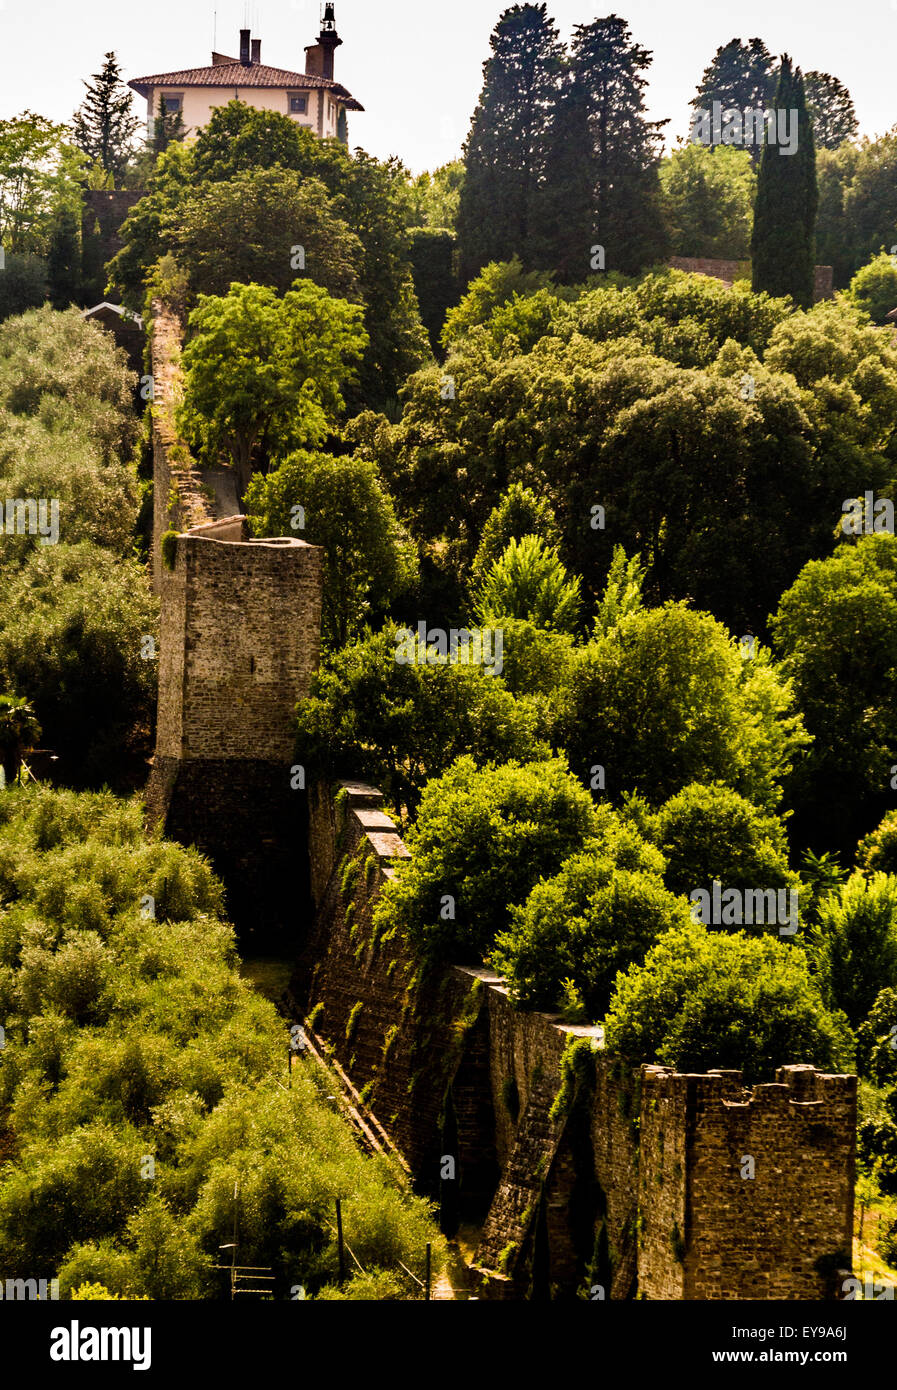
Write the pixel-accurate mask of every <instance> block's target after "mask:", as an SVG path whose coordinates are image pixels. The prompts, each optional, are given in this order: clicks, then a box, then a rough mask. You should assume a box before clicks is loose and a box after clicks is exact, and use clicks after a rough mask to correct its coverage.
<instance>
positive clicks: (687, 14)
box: [0, 0, 897, 173]
mask: <svg viewBox="0 0 897 1390" xmlns="http://www.w3.org/2000/svg"><path fill="white" fill-rule="evenodd" d="M592 5H594V0H592ZM592 5H589V4H587V3H586V0H554V3H549V6H548V12H549V14H550V15H552V16H553V18H554V19H555V21H556V24H557V26H558V28H559V29H560V31H561V35H562V37H563V38H565V39H566V38H569V36H570V34H571V32H572V29H573V26H574V25H575V24H578V23H589V22H590V21H591V20H593V19H594V18H596V17H598V16H603V15H605V14H606V13H618V14H620V15H621V16H623V17H624V18H625V19H626V21H627V22H628V24H629V27H630V29H631V31H632V34H633V37H634V39H635V40H636V41H637V42H638V43H640V44H642V45H643V46H644V47H646V48H648V49H650V50H651V51H652V52H653V54H654V61H653V64H652V66H651V68H650V69H649V74H648V76H649V87H648V92H647V103H648V113H649V115H650V117H651V118H652V119H653V120H663V119H665V118H667V117H669V118H670V122H671V123H670V125H669V126H668V127H667V130H668V144H673V143H675V139H676V137H677V136H680V135H681V136H684V135H685V134H686V130H687V125H688V103H689V101H690V100H691V98H692V96H693V95H694V90H695V87H696V86H697V84H698V82H699V80H700V77H701V73H702V72H703V70H704V68H705V67H706V66H707V65H708V63H709V62H710V60H711V58H712V57H713V54H714V52H715V51H716V49H717V48H718V47H719V46H720V45H721V44H724V43H728V42H729V40H730V39H732V38H736V37H737V38H741V39H748V38H753V37H755V36H758V37H760V38H762V39H763V41H764V42H765V43H766V45H767V47H768V48H769V49H770V51H771V52H772V53H774V54H781V53H789V54H790V55H791V56H792V58H793V59H794V61H795V62H796V63H799V64H800V66H801V67H802V68H803V69H804V70H805V71H809V70H811V69H813V68H816V69H820V70H821V71H823V72H829V73H832V74H833V75H834V76H836V77H838V78H840V80H841V81H842V82H843V83H844V84H845V85H846V86H847V87H848V89H849V90H850V92H851V94H852V96H853V99H854V103H855V105H856V109H857V115H858V117H859V121H860V132H861V134H866V135H876V134H882V133H883V132H884V131H885V130H887V129H889V128H890V127H891V126H892V125H894V124H895V123H897V83H895V81H894V55H895V53H897V0H853V3H852V4H851V5H849V6H847V5H844V4H842V3H840V2H839V3H835V0H822V3H820V2H819V0H753V3H751V4H749V5H743V4H738V5H736V4H725V3H724V4H720V2H719V0H709V3H706V4H690V5H677V4H674V3H673V2H672V0H612V3H610V4H609V5H608V6H607V7H606V9H605V8H602V7H600V6H599V7H597V8H593V7H592ZM505 8H506V0H336V19H337V28H338V30H339V33H340V35H341V37H342V39H343V47H342V48H340V49H338V50H337V54H336V78H337V81H339V82H342V83H343V84H344V85H345V86H346V87H348V88H349V90H350V91H351V92H352V94H353V96H355V97H356V98H357V99H358V100H359V101H360V102H361V103H362V105H363V106H364V107H365V114H363V115H361V114H354V115H352V117H351V119H350V127H349V136H350V143H351V144H352V145H353V146H355V145H362V146H363V147H364V148H365V149H366V150H368V151H369V152H370V153H371V154H373V155H375V156H377V157H379V158H387V157H388V156H389V155H393V154H395V155H398V156H399V157H400V158H401V159H402V160H403V161H404V163H405V164H406V165H407V166H408V167H409V168H410V169H411V170H413V172H415V173H419V172H420V171H421V170H423V169H433V168H436V167H438V166H439V165H440V164H444V163H446V162H447V161H448V160H450V159H453V158H456V157H457V156H458V155H459V154H460V152H461V145H462V143H463V141H464V139H465V136H466V134H467V130H468V126H469V122H470V115H471V112H472V111H473V109H474V107H475V105H476V102H477V98H478V96H479V92H480V88H481V86H482V65H483V62H484V61H485V60H486V58H488V56H489V35H490V33H491V31H492V29H493V27H494V25H495V22H496V20H497V19H498V16H499V15H500V13H501V12H502V10H503V9H505ZM216 10H217V48H218V50H219V51H220V52H223V53H228V54H235V55H236V54H238V53H239V38H238V34H239V30H240V28H241V27H244V26H246V27H251V29H252V32H253V36H254V37H259V38H261V40H262V61H263V62H268V63H271V64H272V65H273V66H276V67H283V68H287V69H290V70H293V71H298V72H301V71H303V69H304V66H305V53H304V49H305V46H306V45H307V44H311V43H313V42H314V41H315V38H316V36H317V33H318V29H319V27H320V26H319V17H320V13H321V7H320V5H319V2H318V0H249V3H248V4H247V3H245V0H208V3H205V2H203V3H198V0H153V3H152V5H141V4H132V3H127V0H27V3H26V0H0V52H2V53H3V55H4V58H5V60H6V61H5V62H4V76H3V84H2V86H0V117H2V118H6V117H10V116H14V115H17V114H18V113H19V112H21V111H22V110H24V109H26V108H28V109H30V110H32V111H36V112H39V113H40V114H41V115H44V116H47V117H49V118H50V119H52V120H57V121H68V120H70V119H71V115H72V112H73V111H74V110H75V108H76V107H77V106H78V105H79V104H80V102H81V100H82V97H83V91H84V89H83V86H82V85H81V79H82V78H86V77H89V76H90V74H92V73H95V72H96V71H98V69H99V67H100V65H101V62H102V56H103V54H104V53H105V52H107V51H108V50H109V49H113V50H114V51H115V52H116V53H117V55H118V57H119V61H120V62H121V65H122V68H123V70H124V73H125V77H126V78H131V77H140V76H144V75H149V74H151V73H156V72H166V71H174V70H177V69H179V68H187V67H202V66H205V65H206V64H208V63H209V62H210V61H211V51H212V38H213V31H214V25H215V12H216ZM137 110H138V111H139V114H140V115H141V117H143V116H145V113H146V107H145V104H144V103H143V102H142V101H140V100H139V99H137Z"/></svg>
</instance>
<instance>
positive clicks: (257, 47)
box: [252, 39, 262, 64]
mask: <svg viewBox="0 0 897 1390" xmlns="http://www.w3.org/2000/svg"><path fill="white" fill-rule="evenodd" d="M252 61H253V64H256V63H260V62H261V61H262V41H261V39H253V40H252Z"/></svg>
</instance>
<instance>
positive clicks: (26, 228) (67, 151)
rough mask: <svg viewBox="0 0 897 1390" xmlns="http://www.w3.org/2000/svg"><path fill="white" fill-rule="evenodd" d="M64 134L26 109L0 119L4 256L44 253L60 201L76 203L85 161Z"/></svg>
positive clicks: (62, 129) (0, 208) (0, 228)
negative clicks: (7, 117)
mask: <svg viewBox="0 0 897 1390" xmlns="http://www.w3.org/2000/svg"><path fill="white" fill-rule="evenodd" d="M70 135H71V132H70V131H69V130H68V128H67V127H66V126H63V125H55V124H54V123H53V122H52V121H48V120H45V119H44V117H43V116H36V115H34V113H33V112H31V111H23V112H22V114H21V115H20V116H15V117H13V118H12V119H11V120H7V121H0V245H2V246H3V248H4V250H5V252H6V254H7V256H8V255H9V254H10V253H11V252H12V253H15V254H16V255H40V256H44V255H46V252H47V247H48V243H49V237H50V230H51V227H52V223H53V217H54V215H55V212H56V209H57V208H58V206H59V204H60V202H68V203H69V204H70V205H72V206H78V207H80V194H79V190H78V177H79V175H80V173H81V170H82V166H83V164H84V162H85V161H84V157H83V156H82V155H81V154H79V153H78V152H77V151H76V150H74V149H73V148H72V146H71V145H70V143H69V140H70Z"/></svg>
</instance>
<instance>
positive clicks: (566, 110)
mask: <svg viewBox="0 0 897 1390" xmlns="http://www.w3.org/2000/svg"><path fill="white" fill-rule="evenodd" d="M597 183H598V175H597V170H596V164H595V151H594V148H593V145H592V138H591V134H590V131H589V101H588V93H587V92H586V90H585V88H584V86H583V84H582V83H581V82H579V81H578V80H577V78H576V75H575V73H574V72H573V70H572V68H568V71H567V73H566V75H565V79H564V85H563V88H562V91H561V96H560V100H559V102H558V105H557V108H556V111H555V114H554V119H553V120H552V122H551V126H550V128H549V132H548V158H547V161H546V174H545V180H544V183H543V185H542V187H541V189H540V192H539V197H538V200H537V203H536V207H535V209H534V211H533V264H534V266H535V267H536V268H537V269H539V270H550V271H553V272H554V273H555V275H556V276H557V278H558V279H559V280H560V281H561V282H563V283H565V284H577V283H579V282H581V281H583V280H585V279H586V278H587V276H588V274H589V272H590V261H591V257H590V251H591V247H592V246H593V245H594V244H595V242H596V237H595V232H596V220H595V189H596V187H597Z"/></svg>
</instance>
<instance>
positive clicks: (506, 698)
mask: <svg viewBox="0 0 897 1390" xmlns="http://www.w3.org/2000/svg"><path fill="white" fill-rule="evenodd" d="M399 640H400V639H399V637H398V634H397V630H396V628H395V626H394V625H393V624H392V623H387V624H386V625H385V626H384V628H383V630H382V631H381V632H378V633H377V634H369V635H367V636H365V637H364V638H363V640H362V641H360V642H357V643H355V644H353V645H350V646H347V647H344V648H343V649H342V650H341V651H338V652H332V653H330V654H329V655H328V657H327V659H326V660H325V663H324V665H323V667H322V669H321V671H319V672H318V673H317V674H316V675H315V677H314V679H313V681H312V686H311V690H310V693H309V697H308V699H307V700H305V701H303V703H302V704H301V705H300V706H299V710H298V740H297V749H298V753H299V756H300V757H301V758H302V760H303V763H304V766H305V767H306V771H307V775H308V777H309V778H310V779H315V778H322V779H326V780H328V781H334V780H335V779H337V778H340V777H350V776H353V777H358V776H365V777H370V778H371V779H372V780H373V781H374V782H375V783H376V785H377V786H379V787H382V788H383V791H384V793H385V795H386V797H387V798H388V800H389V802H390V804H391V805H392V806H394V807H395V808H396V811H397V813H398V814H400V815H401V814H402V813H403V812H405V811H407V812H408V813H409V814H411V815H413V814H414V812H415V811H416V809H417V806H418V803H419V802H420V798H421V794H422V792H423V789H424V787H425V786H426V785H427V783H428V782H429V781H430V780H432V779H434V778H436V777H439V776H440V775H441V774H442V773H444V772H445V771H446V769H447V768H448V767H449V766H451V764H452V763H453V762H454V761H455V759H457V758H459V757H461V756H462V755H465V756H469V757H470V758H472V759H473V761H474V763H475V764H476V765H477V766H483V765H485V764H487V763H503V762H508V761H510V760H511V759H513V760H515V761H517V762H531V761H534V760H535V759H538V758H545V757H547V756H548V753H549V748H548V742H547V739H546V737H545V734H546V729H545V722H546V721H545V716H544V712H543V711H542V709H541V707H540V706H539V705H538V704H537V703H535V702H533V701H531V700H527V699H525V698H524V699H519V700H515V698H514V697H513V696H512V695H511V694H510V693H509V692H508V691H507V690H506V689H505V688H504V685H503V682H502V681H501V680H500V679H499V678H497V677H496V676H495V675H492V674H489V673H487V671H485V670H484V668H483V667H482V666H476V665H472V664H469V663H465V662H458V663H457V664H453V663H452V662H450V661H449V660H447V659H446V658H441V657H439V656H438V655H437V654H436V653H435V652H433V651H427V650H426V649H425V648H424V647H423V646H421V648H420V650H419V652H418V655H419V657H420V659H419V660H418V661H415V662H413V663H401V662H398V661H396V654H397V651H398V647H399Z"/></svg>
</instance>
